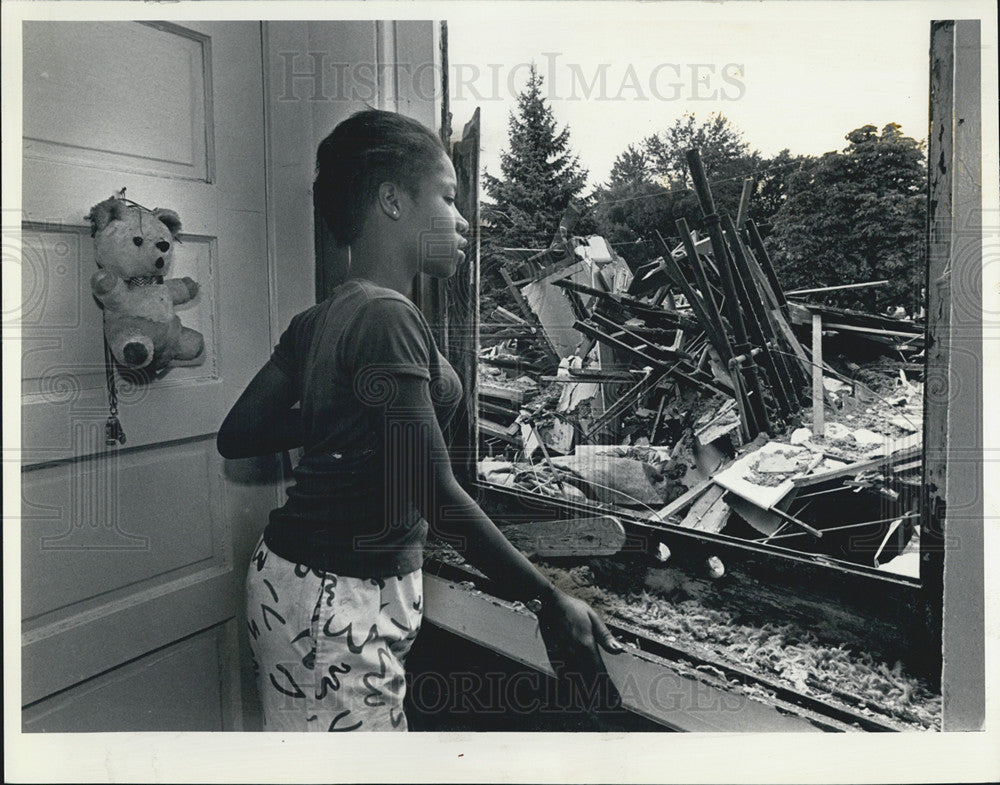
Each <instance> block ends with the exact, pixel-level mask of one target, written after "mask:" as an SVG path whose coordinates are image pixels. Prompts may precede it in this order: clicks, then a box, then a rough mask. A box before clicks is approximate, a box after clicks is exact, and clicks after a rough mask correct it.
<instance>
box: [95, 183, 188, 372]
mask: <svg viewBox="0 0 1000 785" xmlns="http://www.w3.org/2000/svg"><path fill="white" fill-rule="evenodd" d="M87 220H89V221H90V222H91V224H92V231H91V236H92V237H93V238H94V245H95V249H96V259H97V266H98V267H99V268H100V269H99V270H98V271H97V272H96V273H94V275H93V276H92V277H91V279H90V286H91V289H92V290H93V293H94V297H96V298H97V300H98V301H99V302H100V304H101V305H102V306H103V307H104V335H105V338H106V339H107V342H108V346H109V347H110V349H111V353H112V354H113V355H114V358H115V360H117V361H118V363H119V364H120V365H122V366H123V367H126V368H135V369H138V368H148V369H149V370H151V371H153V372H154V373H156V372H158V371H161V370H163V369H165V368H166V367H168V366H175V365H200V364H201V363H203V362H204V360H205V342H204V338H203V337H202V334H201V333H200V332H198V331H197V330H192V329H190V328H188V327H183V326H182V325H181V320H180V317H178V316H177V315H176V314H175V313H174V306H175V305H180V304H182V303H186V302H188V301H189V300H192V299H193V298H194V297H195V296H197V294H198V284H197V283H195V282H194V281H193V280H191V278H188V277H186V276H185V277H184V278H168V279H167V280H164V279H163V273H164V271H165V270H166V269H167V266H168V264H169V262H170V257H171V254H172V252H173V247H174V244H175V243H176V242H178V240H177V235H178V234H179V233H180V230H181V221H180V218H179V217H178V215H177V213H175V212H174V211H173V210H166V209H162V208H159V207H158V208H156V209H155V210H149V209H147V208H145V207H141V206H140V205H137V204H135V203H134V202H131V201H129V200H126V199H124V198H121V197H118V196H112V197H111V198H110V199H105V200H104V201H103V202H101V203H100V204H96V205H94V207H93V208H92V209H91V211H90V213H89V214H88V215H87Z"/></svg>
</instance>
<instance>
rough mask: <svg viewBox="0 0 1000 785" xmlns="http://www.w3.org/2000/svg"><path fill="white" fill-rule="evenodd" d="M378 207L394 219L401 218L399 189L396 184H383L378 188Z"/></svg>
mask: <svg viewBox="0 0 1000 785" xmlns="http://www.w3.org/2000/svg"><path fill="white" fill-rule="evenodd" d="M378 206H379V209H381V210H382V212H383V213H385V214H386V215H388V216H389V217H390V218H392V219H396V218H399V216H400V199H399V188H398V187H397V186H396V184H395V183H382V184H381V185H380V186H379V187H378Z"/></svg>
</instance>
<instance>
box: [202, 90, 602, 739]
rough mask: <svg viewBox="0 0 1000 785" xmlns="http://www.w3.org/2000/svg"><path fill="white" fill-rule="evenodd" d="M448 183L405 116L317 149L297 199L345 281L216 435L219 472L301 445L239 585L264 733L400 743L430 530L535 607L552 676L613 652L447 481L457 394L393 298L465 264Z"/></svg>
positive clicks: (421, 130)
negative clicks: (345, 250) (228, 461)
mask: <svg viewBox="0 0 1000 785" xmlns="http://www.w3.org/2000/svg"><path fill="white" fill-rule="evenodd" d="M456 186H457V183H456V178H455V170H454V168H453V167H452V165H451V161H450V160H449V159H448V156H447V155H446V154H445V151H444V148H443V146H442V144H441V142H440V141H439V140H438V137H437V136H436V135H435V134H434V133H433V132H432V131H430V130H429V129H427V128H425V127H424V126H423V125H421V124H420V123H418V122H416V121H414V120H411V119H409V118H407V117H404V116H402V115H398V114H394V113H392V112H383V111H376V110H369V111H363V112H359V113H357V114H355V115H353V116H352V117H350V118H349V119H347V120H345V121H344V122H342V123H341V124H340V125H338V126H337V127H336V128H335V129H334V131H333V133H331V134H330V135H329V136H328V137H327V138H326V139H324V140H323V142H322V143H321V144H320V146H319V151H318V155H317V174H316V181H315V183H314V190H313V199H314V202H315V205H316V207H317V208H318V210H319V212H320V213H321V214H322V215H323V217H324V219H325V220H326V222H327V224H328V226H329V228H330V231H331V232H332V234H333V236H334V238H335V239H336V241H337V242H338V243H339V244H340V245H343V246H348V247H349V249H350V278H349V279H348V280H347V281H345V282H344V283H343V284H341V285H340V286H338V287H337V288H336V289H335V290H334V292H333V294H332V295H331V296H330V297H329V298H328V299H327V300H325V301H324V302H322V303H319V304H318V305H316V306H314V307H312V308H310V309H308V310H306V311H304V312H302V313H300V314H299V315H298V316H296V317H295V318H293V319H292V321H291V324H290V325H289V327H288V329H287V330H285V332H284V334H283V335H282V336H281V338H280V340H279V342H278V345H277V346H276V347H275V350H274V353H273V354H272V355H271V358H270V360H268V362H267V363H266V364H265V365H264V367H263V368H262V369H261V370H260V371H259V372H258V373H257V375H256V376H255V377H254V379H253V380H252V381H251V382H250V384H249V386H248V387H247V389H246V390H245V391H244V392H243V394H242V395H241V396H240V399H239V400H238V401H237V402H236V404H235V405H234V406H233V409H232V411H230V412H229V414H228V416H227V417H226V420H225V422H224V423H223V424H222V427H221V429H220V430H219V435H218V448H219V452H220V453H221V454H222V455H223V456H225V457H226V458H239V457H248V456H253V455H261V454H266V453H270V452H279V451H283V450H287V449H290V448H294V447H302V448H303V455H302V459H301V461H300V462H299V464H298V466H297V467H296V468H295V471H294V476H295V484H294V486H293V487H292V488H290V489H289V491H288V500H287V502H286V503H285V505H284V506H283V507H281V508H280V509H277V510H274V511H273V512H272V513H271V516H270V521H269V523H268V525H267V527H266V529H265V531H264V534H263V537H262V538H261V542H260V543H259V544H258V546H257V548H256V550H255V552H254V554H253V558H252V559H251V564H250V569H249V573H248V576H247V620H248V626H249V630H250V636H251V649H252V652H253V655H254V667H255V669H256V671H257V676H258V682H259V687H260V692H261V697H262V699H263V707H264V725H265V729H266V730H318V731H328V730H329V731H338V730H406V727H407V726H406V718H405V716H404V714H403V709H402V704H403V695H404V691H405V680H404V670H403V661H404V658H405V656H406V653H407V652H408V651H409V649H410V647H411V645H412V643H413V640H414V638H415V637H416V634H417V631H418V629H419V627H420V622H421V618H422V614H423V605H422V598H423V595H422V575H421V565H422V560H423V553H422V548H423V544H424V541H425V539H426V536H427V531H428V526H429V525H433V526H435V527H436V530H437V531H440V532H441V533H442V535H443V536H445V537H448V538H449V539H450V540H451V541H453V542H455V541H457V542H458V543H459V546H460V549H461V550H462V551H463V553H464V555H465V556H466V558H467V559H468V560H469V561H470V562H471V563H473V564H475V565H476V566H477V567H479V568H480V569H482V570H483V571H484V572H486V573H487V574H488V575H489V576H490V577H491V578H492V579H494V581H495V582H496V583H497V585H498V586H500V587H502V591H503V593H504V594H505V595H506V596H508V597H509V598H511V599H520V600H523V601H532V600H538V601H539V602H540V604H541V610H539V611H538V618H539V623H540V627H541V631H542V636H543V639H544V641H545V644H546V647H547V650H548V652H549V654H550V659H551V660H552V662H553V663H554V664H559V667H560V671H562V670H563V668H568V669H570V670H576V671H578V672H583V673H590V674H595V673H599V672H601V671H602V670H603V668H602V663H601V660H600V655H599V652H598V648H597V647H598V646H601V647H602V648H604V649H606V650H607V651H610V652H618V651H621V650H622V649H621V646H620V644H619V643H618V642H617V641H615V640H614V638H613V637H612V636H611V634H610V632H609V631H608V629H607V628H606V627H605V626H604V624H603V623H602V622H601V620H600V619H599V618H598V617H597V615H596V614H595V613H594V611H593V610H592V609H591V608H590V607H589V606H588V605H586V604H585V603H584V602H581V601H580V600H577V599H575V598H573V597H570V596H568V595H566V594H564V593H562V592H560V591H558V590H557V589H556V588H555V587H554V586H553V585H552V584H551V583H550V582H549V581H548V580H547V579H546V578H544V577H543V576H542V575H541V574H540V573H539V572H538V570H536V569H535V567H534V566H533V565H532V564H531V563H530V562H529V561H528V559H526V558H525V557H524V556H523V555H522V554H521V553H520V552H519V551H518V550H516V549H515V548H514V547H513V546H512V545H511V544H510V543H509V542H508V541H507V540H506V539H505V538H504V537H503V535H502V534H501V533H500V531H499V530H498V529H497V527H496V526H495V525H494V524H493V522H492V521H490V519H489V518H488V517H487V516H486V515H485V514H484V513H483V511H482V510H481V509H480V508H479V507H478V505H477V504H476V503H475V502H474V501H473V500H472V498H471V497H470V496H469V495H468V493H466V491H465V490H464V489H463V488H462V487H461V486H460V485H459V483H458V482H457V481H456V480H455V477H454V476H453V475H452V471H451V464H450V462H449V459H448V454H447V448H446V446H445V442H444V439H443V437H442V429H443V428H444V427H445V426H446V425H447V423H448V421H449V419H450V418H451V416H452V414H453V413H454V411H455V409H456V407H457V405H458V402H459V399H460V397H461V385H460V383H459V380H458V377H457V375H456V374H455V372H454V370H453V369H452V368H451V366H450V365H449V364H448V361H447V360H446V359H445V358H444V356H442V355H441V353H440V352H439V351H438V349H437V347H436V346H435V343H434V338H433V336H432V334H431V331H430V329H429V327H428V325H427V322H426V321H425V319H424V317H423V315H422V314H421V312H420V311H419V310H418V309H417V308H416V307H415V306H414V305H413V304H412V303H411V302H410V300H409V299H408V298H407V297H406V294H407V293H408V292H409V291H410V286H411V282H412V281H413V279H414V277H415V276H416V274H417V273H418V272H422V273H425V274H427V275H431V276H434V277H438V278H447V277H449V276H451V275H452V274H453V273H454V272H455V270H456V268H457V266H458V264H459V263H460V262H461V260H462V259H464V258H465V257H464V252H463V249H464V248H465V246H466V244H467V241H466V239H465V238H464V236H463V235H464V234H465V233H466V232H467V231H468V228H469V225H468V223H467V222H466V220H465V219H464V218H463V217H462V216H461V215H460V214H459V212H458V210H457V209H456V207H455V190H456ZM296 403H299V404H300V407H299V408H292V407H293V406H294V404H296ZM456 538H457V540H456ZM535 607H538V606H537V605H535Z"/></svg>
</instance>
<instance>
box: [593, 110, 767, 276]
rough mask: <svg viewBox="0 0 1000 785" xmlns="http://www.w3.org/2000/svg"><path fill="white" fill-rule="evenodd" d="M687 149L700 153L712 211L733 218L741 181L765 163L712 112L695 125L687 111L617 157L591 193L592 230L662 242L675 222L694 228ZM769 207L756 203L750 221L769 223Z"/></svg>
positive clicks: (627, 253) (628, 251) (638, 257)
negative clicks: (683, 221) (658, 238)
mask: <svg viewBox="0 0 1000 785" xmlns="http://www.w3.org/2000/svg"><path fill="white" fill-rule="evenodd" d="M691 148H698V150H699V152H700V154H701V160H702V164H703V165H704V167H705V173H706V175H707V176H708V180H709V182H710V183H711V184H712V193H713V196H714V197H715V202H716V206H717V208H718V209H720V210H726V211H728V212H729V213H731V214H732V215H733V216H734V217H735V214H736V210H737V209H738V207H739V199H740V194H741V192H742V190H743V180H744V179H745V178H746V177H750V176H753V175H754V174H755V173H757V172H758V171H759V170H762V169H764V168H766V167H767V166H768V162H766V161H764V160H763V158H762V157H761V154H760V153H759V152H757V151H756V150H753V149H751V147H750V145H749V144H748V143H747V142H746V140H745V139H744V138H743V134H742V132H741V131H740V130H739V129H737V128H736V127H735V126H733V125H732V123H730V122H729V120H727V119H726V118H725V117H724V116H723V115H721V114H718V113H716V114H712V115H711V116H710V117H709V118H708V119H707V120H704V121H702V122H700V123H699V122H698V120H697V118H696V117H695V116H694V115H693V114H690V113H689V114H685V115H684V116H682V117H679V118H678V119H677V120H675V121H674V123H673V125H671V126H670V127H669V128H667V129H666V130H665V131H662V132H660V133H657V134H653V135H652V136H648V137H646V138H645V139H643V140H642V141H641V142H639V143H638V144H632V145H629V146H628V147H627V148H626V149H625V151H624V152H622V153H621V154H620V155H619V156H618V158H617V159H616V160H615V163H614V166H613V167H612V171H611V175H610V177H609V179H608V182H607V183H606V184H605V185H604V186H603V187H602V188H600V189H598V191H597V193H595V195H594V198H595V202H596V205H595V208H594V215H595V220H596V223H597V230H598V231H599V232H600V233H601V234H603V235H604V236H605V237H606V238H607V239H608V240H609V241H611V242H613V243H619V244H621V243H629V242H635V241H636V240H639V239H640V238H645V237H650V236H654V233H655V232H656V231H659V232H660V234H662V235H663V236H664V237H665V238H666V237H675V236H676V233H677V230H676V226H675V221H676V220H677V219H678V218H685V219H686V220H687V221H688V222H689V223H690V224H692V226H694V225H696V224H697V222H698V221H699V219H700V216H701V209H700V207H699V204H698V199H697V196H696V195H695V194H694V192H693V191H692V190H691V187H692V182H691V179H690V177H689V175H688V166H687V158H686V156H685V153H686V151H687V150H689V149H691ZM755 200H756V197H755V198H754V200H752V201H751V205H752V206H753V205H754V202H755ZM771 203H772V202H771V201H767V202H762V203H761V205H760V206H759V207H758V208H757V210H756V212H754V211H753V210H752V211H751V217H754V218H755V220H758V221H760V220H761V219H762V218H765V217H766V218H768V219H769V217H770V213H769V212H768V209H769V205H770V204H771ZM775 209H776V208H775ZM618 250H619V253H621V254H622V255H623V256H624V257H625V258H626V259H628V260H629V261H642V260H644V259H645V258H647V257H648V253H649V252H648V250H646V249H642V248H641V247H639V246H629V245H620V246H619V248H618Z"/></svg>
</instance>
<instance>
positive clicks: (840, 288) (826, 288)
mask: <svg viewBox="0 0 1000 785" xmlns="http://www.w3.org/2000/svg"><path fill="white" fill-rule="evenodd" d="M887 283H889V281H888V280H885V281H865V282H864V283H845V284H840V285H839V286H820V287H818V288H815V289H792V290H791V291H788V292H785V294H786V295H787V296H788V297H791V296H792V295H798V294H822V293H824V292H840V291H844V290H846V289H868V288H870V287H873V286H885V285H886V284H887Z"/></svg>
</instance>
